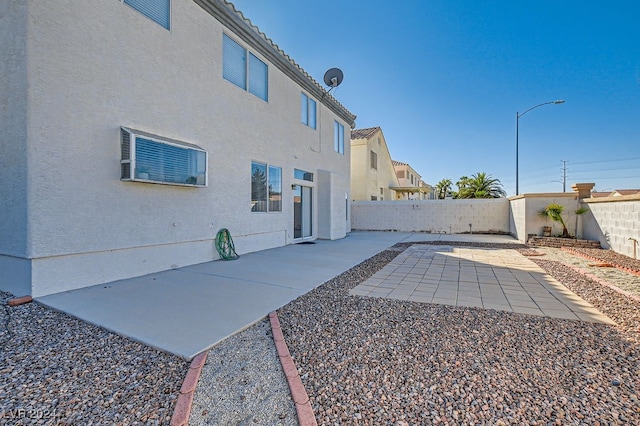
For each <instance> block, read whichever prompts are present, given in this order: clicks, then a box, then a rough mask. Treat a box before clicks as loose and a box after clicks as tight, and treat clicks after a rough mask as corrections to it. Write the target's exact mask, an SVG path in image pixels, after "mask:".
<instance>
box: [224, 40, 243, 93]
mask: <svg viewBox="0 0 640 426" xmlns="http://www.w3.org/2000/svg"><path fill="white" fill-rule="evenodd" d="M222 58H223V59H222V76H223V77H224V78H225V79H226V80H229V81H230V82H232V83H233V84H235V85H236V86H238V87H241V88H243V89H245V90H246V89H247V63H246V61H247V51H246V50H245V49H244V47H242V46H240V45H239V44H238V43H236V42H235V41H233V40H232V39H231V38H230V37H229V36H227V35H226V34H224V36H223V38H222Z"/></svg>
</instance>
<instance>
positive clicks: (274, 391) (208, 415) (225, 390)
mask: <svg viewBox="0 0 640 426" xmlns="http://www.w3.org/2000/svg"><path fill="white" fill-rule="evenodd" d="M189 424H190V425H191V426H200V425H263V426H267V425H269V426H294V425H297V424H298V415H297V413H296V407H295V404H294V402H293V400H292V399H291V393H290V391H289V385H288V384H287V380H286V378H285V375H284V372H283V371H282V365H281V364H280V358H279V357H278V354H277V352H276V346H275V343H274V342H273V334H272V332H271V324H270V323H269V319H265V320H262V321H260V322H258V323H256V324H255V325H253V326H252V327H249V328H247V329H245V330H244V331H242V332H240V333H238V334H235V335H233V336H231V337H229V338H227V339H225V340H224V341H222V342H221V343H220V344H218V345H216V346H215V347H214V348H213V349H211V351H209V354H208V355H207V362H206V364H205V365H204V367H203V369H202V373H201V376H200V381H199V382H198V387H197V388H196V392H195V395H194V399H193V407H192V409H191V417H190V418H189Z"/></svg>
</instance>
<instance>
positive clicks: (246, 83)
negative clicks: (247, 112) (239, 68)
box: [222, 32, 270, 103]
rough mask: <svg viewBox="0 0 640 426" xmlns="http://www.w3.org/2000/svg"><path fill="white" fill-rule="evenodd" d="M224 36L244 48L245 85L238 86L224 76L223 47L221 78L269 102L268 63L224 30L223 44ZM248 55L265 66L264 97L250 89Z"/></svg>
mask: <svg viewBox="0 0 640 426" xmlns="http://www.w3.org/2000/svg"><path fill="white" fill-rule="evenodd" d="M224 36H226V37H228V38H229V39H230V40H232V41H233V42H235V43H236V44H237V45H238V46H240V47H241V48H243V49H244V51H245V64H244V65H245V76H244V78H245V82H244V83H245V87H240V86H238V85H237V84H235V83H234V82H233V81H231V80H228V79H226V78H225V77H224V48H223V49H222V51H223V53H222V55H223V57H222V63H223V70H222V79H223V80H224V81H227V82H229V83H231V84H233V85H234V86H235V87H237V88H239V89H241V90H244V91H245V92H247V93H250V94H252V95H253V96H255V97H256V98H258V99H260V100H263V101H264V102H267V103H268V102H269V92H270V91H269V80H270V79H269V63H268V62H267V61H266V60H265V59H263V58H261V57H260V56H258V54H257V53H255V52H254V51H252V50H250V49H249V48H248V47H246V46H245V45H244V44H243V43H240V42H239V41H238V40H237V39H236V38H235V37H232V36H231V35H229V34H228V33H226V32H224V33H223V37H222V39H223V44H224ZM249 55H253V56H254V57H255V58H256V59H257V60H259V61H260V62H262V63H263V64H264V65H265V67H266V70H267V73H266V76H265V78H266V81H265V85H266V87H265V93H266V99H263V98H261V97H260V96H258V95H256V94H255V93H253V92H252V91H251V84H250V81H251V75H250V73H251V67H250V66H249V62H250V56H249Z"/></svg>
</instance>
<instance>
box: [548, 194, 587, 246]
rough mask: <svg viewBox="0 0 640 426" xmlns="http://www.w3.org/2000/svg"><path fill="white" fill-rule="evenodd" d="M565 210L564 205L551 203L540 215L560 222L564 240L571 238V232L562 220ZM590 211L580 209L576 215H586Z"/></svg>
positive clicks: (584, 208) (583, 208)
mask: <svg viewBox="0 0 640 426" xmlns="http://www.w3.org/2000/svg"><path fill="white" fill-rule="evenodd" d="M563 210H564V206H563V205H562V204H558V203H551V204H549V205H548V206H547V207H545V208H544V209H542V210H540V212H539V213H538V214H539V215H540V216H541V217H544V218H549V219H551V220H553V221H554V222H559V223H560V225H562V238H571V235H570V234H569V230H568V229H567V225H566V224H565V222H564V219H563V218H562V212H563ZM588 210H589V209H587V208H586V207H580V208H579V209H578V210H576V212H575V213H576V214H577V215H581V214H583V213H586V212H587V211H588Z"/></svg>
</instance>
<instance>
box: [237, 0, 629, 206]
mask: <svg viewBox="0 0 640 426" xmlns="http://www.w3.org/2000/svg"><path fill="white" fill-rule="evenodd" d="M233 3H234V4H235V5H236V7H237V8H238V9H239V10H240V11H242V12H243V13H244V15H245V17H247V18H249V19H250V20H251V21H252V22H253V23H254V24H255V25H257V26H258V27H259V28H260V29H261V30H262V31H263V32H264V33H265V34H266V35H267V36H268V37H269V38H271V39H272V40H273V41H274V42H275V43H276V44H278V45H279V46H280V47H281V48H282V49H283V50H284V51H285V52H286V53H287V54H288V55H290V56H291V57H292V58H293V59H294V60H295V61H296V62H297V63H298V64H299V65H300V66H301V67H302V68H304V69H305V70H306V71H307V72H308V73H309V74H310V75H311V76H312V77H313V78H315V79H316V80H317V81H318V82H322V77H323V75H324V72H325V71H326V70H327V69H329V68H332V67H339V68H341V69H342V70H343V72H344V75H345V77H344V81H343V83H342V85H341V86H339V87H338V88H337V89H336V90H334V92H333V94H334V96H335V97H336V98H337V99H338V100H339V101H340V102H341V103H342V104H343V105H345V106H346V107H347V108H348V109H349V110H350V111H351V112H352V113H354V114H356V115H357V116H358V118H357V119H356V127H357V128H365V127H374V126H380V127H381V128H382V130H383V132H384V135H385V138H386V140H387V143H388V145H389V150H390V152H391V156H392V158H393V159H394V160H398V161H403V162H408V163H409V164H411V166H412V167H413V168H414V169H415V170H416V171H417V172H418V173H420V174H422V177H423V179H424V180H425V181H426V182H427V183H430V184H436V183H437V182H438V181H439V180H441V179H442V178H449V179H451V180H452V181H453V182H454V183H455V182H456V181H457V180H458V178H459V177H460V176H463V175H467V176H469V175H471V174H473V173H476V172H486V173H489V174H491V175H492V176H493V177H494V178H498V179H500V181H501V182H502V184H503V185H504V188H505V190H506V191H507V193H508V195H514V194H515V127H516V112H523V111H525V110H527V109H528V108H530V107H532V106H535V105H537V104H540V103H543V102H547V101H553V100H556V99H564V100H565V101H566V103H564V104H562V105H545V106H542V107H539V108H536V109H534V110H532V111H529V112H528V113H526V114H525V115H524V116H522V117H520V120H519V121H520V132H519V134H520V143H519V145H520V161H519V167H520V174H519V176H520V179H519V186H520V193H528V192H559V191H561V190H562V183H561V181H562V164H563V163H562V160H566V161H567V163H566V166H567V180H566V181H567V190H568V191H571V189H570V187H571V184H572V183H575V182H595V184H596V189H598V190H609V189H626V188H640V1H638V0H627V1H618V0H613V1H584V0H582V1H573V0H569V1H557V0H555V1H547V0H541V1H539V0H535V1H534V0H524V1H520V0H518V1H506V0H494V1H487V0H399V1H388V0H387V1H381V0H367V1H364V0H363V1H356V0H314V1H307V0H236V1H233ZM552 181H556V182H552Z"/></svg>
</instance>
